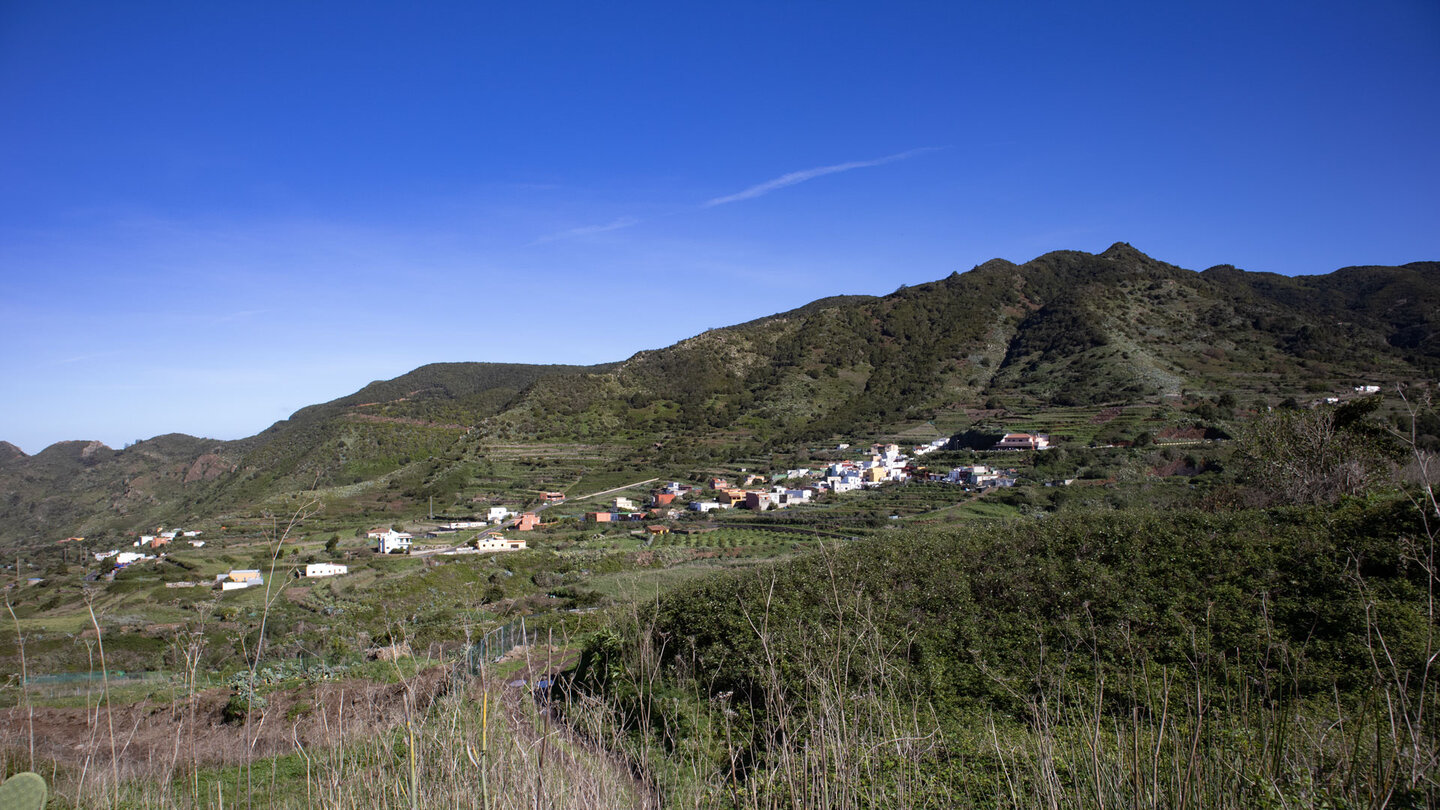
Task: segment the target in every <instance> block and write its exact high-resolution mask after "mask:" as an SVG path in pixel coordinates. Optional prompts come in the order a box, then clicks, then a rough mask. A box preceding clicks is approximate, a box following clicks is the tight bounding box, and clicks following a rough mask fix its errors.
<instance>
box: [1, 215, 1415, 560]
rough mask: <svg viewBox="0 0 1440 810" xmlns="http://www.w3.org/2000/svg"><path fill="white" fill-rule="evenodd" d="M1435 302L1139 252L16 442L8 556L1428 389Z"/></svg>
mask: <svg viewBox="0 0 1440 810" xmlns="http://www.w3.org/2000/svg"><path fill="white" fill-rule="evenodd" d="M1437 311H1440V263H1435V262H1422V263H1415V264H1410V265H1406V266H1404V267H1353V268H1346V269H1344V270H1339V271H1336V272H1334V273H1331V274H1329V275H1323V276H1307V277H1296V278H1289V277H1284V276H1275V275H1271V274H1264V273H1247V272H1245V271H1242V270H1237V269H1235V268H1233V267H1215V268H1211V269H1209V270H1206V271H1204V272H1194V271H1190V270H1185V269H1181V268H1179V267H1175V266H1173V265H1169V264H1166V263H1164V262H1161V261H1157V260H1155V259H1152V258H1150V257H1148V256H1146V255H1144V254H1143V253H1141V252H1139V251H1138V250H1136V249H1134V248H1133V247H1131V246H1129V245H1126V244H1123V243H1121V244H1116V245H1114V246H1112V247H1111V248H1110V249H1108V250H1106V251H1105V252H1103V253H1100V254H1098V255H1092V254H1088V253H1082V252H1077V251H1060V252H1055V253H1049V254H1046V255H1044V256H1040V257H1038V258H1036V259H1034V260H1032V261H1030V262H1027V263H1025V264H1023V265H1017V264H1013V263H1011V262H1008V261H1004V260H1000V259H996V260H992V261H989V262H986V263H984V264H982V265H980V266H978V267H976V268H974V269H972V270H970V271H969V272H966V273H953V274H951V275H950V276H949V277H947V278H945V279H942V280H939V281H935V282H931V283H928V284H921V285H917V286H913V287H904V288H901V289H899V290H897V291H895V292H894V293H892V294H890V295H886V296H882V297H872V296H839V297H832V298H824V299H820V300H817V301H815V302H813V303H811V304H809V305H807V306H804V307H801V308H799V309H795V310H791V311H789V312H784V313H780V314H777V315H773V316H769V317H765V318H760V319H758V320H755V321H751V322H748V323H744V324H740V325H737V326H732V327H727V328H723V329H715V330H711V331H708V332H704V333H702V334H700V335H697V336H695V337H693V338H690V339H687V340H683V341H681V342H679V343H677V344H675V345H673V346H670V347H667V348H664V349H659V350H653V351H643V352H640V353H638V354H636V355H634V356H633V357H631V358H629V359H628V360H625V361H624V362H620V363H612V364H605V365H599V366H588V367H581V366H543V365H517V364H504V363H437V364H432V365H427V366H423V367H421V368H418V369H416V370H415V371H412V372H410V373H408V374H405V375H402V376H400V377H397V378H395V379H392V380H385V381H377V382H374V383H371V384H370V385H367V386H365V387H364V388H363V389H361V390H359V391H357V392H355V393H354V394H351V395H349V396H346V397H341V398H339V399H336V400H333V401H331V402H327V403H324V404H320V405H314V406H311V407H307V408H304V409H301V410H300V411H298V412H296V413H295V415H294V416H292V417H291V418H290V419H287V420H284V421H282V422H279V423H276V424H275V425H274V426H272V427H270V428H269V429H267V430H265V431H264V432H262V433H260V434H258V435H256V436H253V437H250V438H247V439H243V440H239V441H234V442H219V441H212V440H205V439H196V438H192V437H182V436H168V437H157V438H155V439H151V440H149V441H145V442H139V443H137V444H135V445H133V446H131V447H128V448H125V449H123V450H118V451H117V450H112V449H110V448H104V447H96V446H93V445H91V444H87V443H83V442H81V443H62V444H60V445H56V446H55V447H53V448H49V449H47V450H46V451H44V452H42V453H39V454H37V455H36V456H34V457H28V456H25V455H24V454H23V453H20V452H19V451H18V450H16V449H14V448H13V447H9V448H8V449H5V448H0V450H4V451H3V452H0V544H6V545H8V544H15V543H20V542H34V541H36V540H38V539H40V538H54V537H59V536H64V535H67V534H86V533H93V532H96V531H110V530H117V531H118V530H123V529H135V528H139V527H143V526H147V525H152V524H160V523H168V524H172V525H173V524H175V523H177V522H193V521H195V520H199V519H202V518H204V517H208V516H214V515H218V514H227V513H231V512H240V513H247V512H253V511H255V510H257V509H263V508H264V506H265V504H267V503H273V502H274V500H275V499H276V498H277V497H282V496H284V495H286V493H292V492H296V491H300V490H306V489H310V488H320V489H324V490H327V491H331V492H334V493H338V494H337V495H336V497H337V498H339V499H340V500H346V499H348V500H347V503H348V504H349V505H348V506H346V507H345V508H348V509H353V510H360V511H365V510H371V511H373V510H374V509H376V508H379V506H378V505H379V504H382V503H383V504H385V507H384V508H385V509H386V510H394V509H401V510H403V509H405V508H418V506H419V504H418V503H416V500H415V499H416V498H423V499H425V501H426V504H427V505H428V503H429V501H430V499H431V498H433V497H435V496H437V495H439V496H440V498H441V499H442V501H443V503H441V508H451V506H452V505H455V504H457V503H459V502H460V501H459V500H458V499H461V498H462V490H465V489H466V487H467V486H470V485H471V483H472V482H476V481H479V480H483V479H484V478H485V476H486V475H489V474H490V473H487V472H485V466H484V465H486V464H489V463H492V462H493V461H494V460H495V459H494V458H493V456H494V451H493V448H495V447H497V446H506V447H510V448H519V449H512V450H509V451H507V452H508V453H510V454H511V455H512V456H513V455H516V454H518V455H519V456H522V457H523V456H526V451H524V450H523V448H525V447H530V446H534V447H535V448H536V450H535V453H534V454H531V455H533V457H534V458H549V457H551V456H553V453H554V450H553V446H558V445H565V446H568V445H575V446H583V447H587V448H596V447H600V448H603V449H600V450H595V449H587V450H583V451H580V453H579V455H578V456H576V455H574V454H572V453H568V451H567V453H566V454H562V455H564V456H565V457H567V458H571V459H572V460H571V461H566V462H561V461H559V460H555V461H554V462H553V463H556V464H560V465H561V469H557V470H554V471H553V472H554V474H553V475H549V476H546V475H543V474H539V473H538V472H537V470H536V469H531V470H530V472H528V473H526V474H525V480H527V481H529V480H533V481H539V480H540V479H542V478H547V477H549V478H555V479H559V480H568V481H573V480H577V479H578V477H579V476H581V475H583V474H584V473H585V470H586V469H587V468H588V466H589V462H585V461H584V460H583V457H587V456H597V454H598V456H597V457H601V458H617V457H626V458H629V459H630V460H631V461H632V462H634V463H637V464H643V463H646V462H647V460H655V461H658V460H662V459H663V460H668V461H671V462H676V463H685V462H686V461H703V460H705V459H709V458H717V457H728V456H737V457H743V456H746V455H753V454H757V453H762V454H769V453H770V452H772V451H773V450H775V449H776V448H788V449H794V448H797V447H800V446H802V445H803V444H804V443H814V442H823V441H829V440H832V439H837V438H839V439H842V440H843V439H844V438H845V437H849V436H852V435H855V434H857V433H863V434H866V435H872V436H876V437H902V438H903V437H904V436H906V435H908V432H910V431H913V430H916V429H919V430H920V432H921V433H923V434H925V435H926V436H933V435H936V433H937V431H938V432H941V433H944V434H950V433H956V432H960V431H963V430H966V429H969V428H972V427H982V428H985V429H1003V428H1004V426H1005V424H1007V422H1008V423H1015V422H1017V420H1018V421H1023V422H1025V423H1027V424H1031V425H1035V426H1037V429H1038V427H1045V426H1047V425H1048V424H1054V425H1058V426H1059V427H1060V431H1061V432H1062V433H1063V434H1064V435H1066V436H1068V437H1069V438H1070V439H1071V440H1073V441H1082V442H1092V441H1095V442H1101V443H1104V442H1110V441H1116V440H1125V439H1128V438H1133V436H1134V435H1137V434H1139V433H1141V432H1146V433H1150V434H1155V435H1159V434H1160V433H1162V432H1164V431H1167V430H1171V431H1173V430H1189V429H1208V430H1211V431H1219V432H1220V433H1223V432H1224V425H1223V424H1221V423H1223V422H1224V421H1225V420H1226V419H1229V418H1235V417H1243V414H1244V413H1246V412H1249V413H1253V412H1256V411H1259V410H1263V409H1265V408H1268V407H1271V406H1275V405H1278V404H1281V403H1286V402H1291V401H1293V402H1295V403H1299V404H1305V403H1309V402H1314V401H1317V400H1319V399H1322V398H1324V397H1330V396H1343V395H1348V394H1349V393H1350V392H1351V391H1352V389H1353V387H1354V386H1357V385H1361V384H1373V385H1380V386H1382V387H1384V388H1387V389H1388V388H1391V387H1393V386H1394V385H1395V384H1396V383H1402V382H1407V381H1415V380H1422V379H1426V378H1428V377H1430V376H1432V375H1433V373H1434V371H1435V370H1436V369H1437V367H1440V343H1437V341H1436V339H1435V314H1436V312H1437ZM1221 402H1223V403H1224V406H1223V407H1220V406H1218V405H1217V404H1216V403H1221ZM1077 409H1078V410H1077ZM1137 409H1139V410H1137ZM1117 416H1123V417H1124V418H1123V419H1120V420H1118V421H1117V420H1116V417H1117ZM1062 417H1063V418H1062ZM1112 422H1113V424H1111V423H1112ZM1107 425H1108V427H1107ZM1122 425H1132V426H1133V429H1128V432H1126V431H1122V430H1121V429H1120V428H1121V426H1122ZM917 435H918V434H917ZM607 463H609V462H607ZM567 476H568V477H567ZM347 493H348V494H347Z"/></svg>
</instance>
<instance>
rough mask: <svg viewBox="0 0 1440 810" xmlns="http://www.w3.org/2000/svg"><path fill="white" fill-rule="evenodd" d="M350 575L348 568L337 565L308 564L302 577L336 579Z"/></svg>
mask: <svg viewBox="0 0 1440 810" xmlns="http://www.w3.org/2000/svg"><path fill="white" fill-rule="evenodd" d="M348 573H350V566H348V565H340V564H338V563H310V564H309V565H307V566H305V570H304V572H302V573H301V574H300V576H303V577H338V576H340V575H341V574H348Z"/></svg>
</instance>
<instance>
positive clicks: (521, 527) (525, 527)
mask: <svg viewBox="0 0 1440 810" xmlns="http://www.w3.org/2000/svg"><path fill="white" fill-rule="evenodd" d="M539 525H540V516H539V515H537V514H535V513H534V512H526V513H524V514H523V515H521V516H520V520H518V521H516V523H515V530H516V531H520V532H528V531H533V530H534V529H535V527H536V526H539Z"/></svg>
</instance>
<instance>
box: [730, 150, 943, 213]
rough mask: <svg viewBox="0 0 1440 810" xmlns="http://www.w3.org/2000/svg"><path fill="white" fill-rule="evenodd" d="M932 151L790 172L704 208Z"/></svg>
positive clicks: (905, 153) (913, 152) (912, 151)
mask: <svg viewBox="0 0 1440 810" xmlns="http://www.w3.org/2000/svg"><path fill="white" fill-rule="evenodd" d="M934 151H935V147H933V146H927V147H925V148H923V149H911V150H910V151H908V152H901V153H899V154H896V155H888V156H886V157H882V158H879V159H877V160H853V161H850V162H849V163H837V164H835V165H834V166H820V167H818V168H815V169H804V170H801V171H798V172H790V173H789V174H782V175H780V176H779V177H777V178H775V179H774V180H766V181H765V182H763V183H761V184H759V185H755V186H751V187H750V188H747V189H745V190H744V191H741V192H738V193H735V194H730V195H727V196H724V197H716V198H715V199H713V200H708V201H707V202H706V203H705V207H706V208H710V207H712V206H716V205H724V204H726V203H732V202H739V201H741V200H750V199H754V198H755V197H761V196H764V195H766V194H769V193H770V192H772V191H775V190H776V189H781V188H785V187H786V186H793V185H795V184H796V183H803V182H805V181H806V180H814V179H815V178H817V177H824V176H825V175H827V174H838V173H839V172H848V171H850V170H851V169H868V168H870V167H871V166H883V165H885V164H886V163H894V162H896V161H898V160H905V159H907V158H912V157H915V156H916V155H922V154H924V153H926V152H934Z"/></svg>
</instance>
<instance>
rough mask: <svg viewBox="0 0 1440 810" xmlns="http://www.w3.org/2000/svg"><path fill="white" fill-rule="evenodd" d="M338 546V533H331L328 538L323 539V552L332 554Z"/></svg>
mask: <svg viewBox="0 0 1440 810" xmlns="http://www.w3.org/2000/svg"><path fill="white" fill-rule="evenodd" d="M339 547H340V535H338V534H332V535H330V539H329V540H326V541H325V553H326V554H334V553H335V549H337V548H339Z"/></svg>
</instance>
